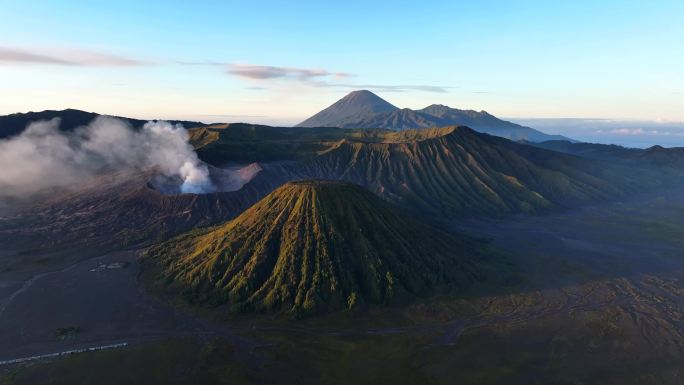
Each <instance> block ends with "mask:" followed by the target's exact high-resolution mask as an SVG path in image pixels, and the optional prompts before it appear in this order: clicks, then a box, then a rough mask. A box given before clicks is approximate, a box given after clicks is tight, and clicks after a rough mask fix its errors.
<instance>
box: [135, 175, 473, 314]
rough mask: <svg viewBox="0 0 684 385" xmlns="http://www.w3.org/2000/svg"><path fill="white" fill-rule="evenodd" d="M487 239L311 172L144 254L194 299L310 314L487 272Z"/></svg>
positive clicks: (162, 279)
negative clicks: (481, 258) (483, 266)
mask: <svg viewBox="0 0 684 385" xmlns="http://www.w3.org/2000/svg"><path fill="white" fill-rule="evenodd" d="M479 246H481V245H480V243H479V242H475V241H473V240H471V239H468V238H465V237H463V238H458V237H456V236H454V235H450V234H446V233H443V232H441V231H439V230H436V229H434V228H432V227H430V226H428V225H426V224H423V223H420V222H417V221H415V220H413V219H411V218H409V217H406V216H405V215H404V214H403V213H401V212H399V211H397V209H395V208H394V207H393V206H391V205H390V204H389V203H387V202H385V201H383V200H382V199H380V198H378V197H377V196H375V195H374V194H372V193H371V192H369V191H367V190H365V189H364V188H362V187H360V186H358V185H354V184H350V183H345V182H339V181H326V180H311V181H300V182H290V183H287V184H285V185H283V186H282V187H280V188H278V189H277V190H275V191H274V192H272V193H271V194H269V195H267V196H266V197H265V198H263V199H262V200H261V201H259V202H258V203H257V204H255V205H254V206H252V207H251V208H249V209H248V210H246V211H245V212H244V213H242V214H241V215H240V216H238V217H237V218H236V219H234V220H232V221H230V222H227V223H225V224H223V225H220V226H218V227H213V228H210V229H207V230H195V231H192V232H189V233H186V234H184V235H181V236H179V237H176V238H174V239H172V240H170V241H167V242H165V243H163V244H161V245H160V246H158V247H155V248H153V249H151V250H150V251H148V253H147V255H146V257H145V258H144V261H145V266H147V267H148V268H147V269H146V270H147V271H148V274H149V276H152V277H155V279H156V283H157V284H158V285H160V286H161V287H162V288H163V289H165V290H167V291H170V292H174V293H180V295H181V296H182V297H184V298H185V299H186V300H188V301H190V302H194V303H203V304H213V305H225V304H228V305H230V306H231V307H232V308H233V309H234V310H239V311H258V312H275V313H288V314H292V315H307V314H312V313H322V312H327V311H335V310H340V309H344V308H355V307H359V306H364V307H365V306H367V305H371V304H381V303H388V302H391V301H392V300H393V299H394V298H395V297H397V296H404V295H407V294H408V295H417V294H421V293H426V292H428V291H429V290H430V289H432V288H435V287H436V286H438V285H440V284H450V285H451V286H455V287H465V286H467V285H469V284H471V283H472V282H474V281H475V280H477V279H478V278H482V273H481V272H480V271H479V269H478V268H477V263H476V260H477V258H478V257H477V255H478V252H477V248H478V247H479ZM150 266H154V267H153V268H150ZM150 272H151V273H150Z"/></svg>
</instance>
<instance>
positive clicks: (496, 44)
mask: <svg viewBox="0 0 684 385" xmlns="http://www.w3.org/2000/svg"><path fill="white" fill-rule="evenodd" d="M683 18H684V2H682V1H681V0H678V1H657V0H656V1H650V2H646V1H627V0H626V1H611V0H604V1H581V0H580V1H572V2H564V3H563V4H559V3H558V2H549V1H530V0H528V1H525V0H519V1H422V2H415V1H410V2H408V1H407V2H402V1H391V2H389V1H387V2H384V1H345V2H337V3H336V4H331V2H322V1H290V2H283V1H193V2H189V1H128V0H124V1H116V2H112V1H106V2H105V1H102V2H98V1H89V2H85V1H66V0H61V1H60V0H52V1H30V0H27V1H6V0H0V21H1V22H0V36H2V39H0V83H1V84H2V93H3V99H2V103H0V113H11V112H17V111H29V110H42V109H47V108H50V109H61V108H66V107H72V108H80V109H85V110H92V111H97V112H101V113H109V114H119V115H126V116H135V117H141V118H156V117H160V118H188V119H201V120H205V121H206V120H209V121H254V122H264V123H272V124H292V123H296V122H298V121H300V120H302V119H303V118H305V117H307V116H308V115H311V114H313V113H314V112H316V111H318V110H320V109H322V108H324V107H326V106H327V105H329V104H331V103H332V102H334V101H335V100H337V99H338V98H340V97H342V96H343V95H344V94H346V93H347V92H349V91H351V90H352V89H355V88H368V89H371V90H373V91H375V92H376V93H378V94H379V95H380V96H382V97H384V98H386V99H388V100H389V101H390V102H392V103H393V104H395V105H398V106H401V107H411V108H422V107H424V106H426V105H429V104H432V103H441V104H448V105H450V106H452V107H458V108H471V109H476V110H483V109H484V110H487V111H489V112H491V113H493V114H495V115H498V116H504V117H511V118H533V117H534V118H568V117H574V118H610V119H638V120H659V121H668V122H672V121H684V76H683V70H682V69H684V23H683V22H682V19H683ZM9 95H11V97H10V96H9Z"/></svg>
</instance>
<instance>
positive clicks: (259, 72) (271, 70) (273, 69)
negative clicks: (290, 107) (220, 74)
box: [228, 64, 351, 81]
mask: <svg viewBox="0 0 684 385" xmlns="http://www.w3.org/2000/svg"><path fill="white" fill-rule="evenodd" d="M228 73H230V74H231V75H235V76H239V77H243V78H248V79H257V80H264V79H294V80H299V81H310V80H312V79H321V78H336V79H344V78H346V77H349V76H351V75H350V74H348V73H344V72H330V71H327V70H324V69H309V68H296V67H277V66H262V65H255V64H230V65H229V66H228Z"/></svg>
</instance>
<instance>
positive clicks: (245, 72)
mask: <svg viewBox="0 0 684 385" xmlns="http://www.w3.org/2000/svg"><path fill="white" fill-rule="evenodd" d="M188 64H189V63H188ZM192 64H199V63H192ZM204 64H205V65H215V63H211V62H207V63H204ZM227 72H228V73H229V74H230V75H233V76H237V77H240V78H244V79H247V80H253V81H260V82H264V81H271V80H286V81H296V82H300V83H304V84H306V85H308V86H311V87H319V88H344V89H352V90H358V89H370V90H373V91H378V92H404V91H423V92H437V93H446V92H449V89H451V88H455V87H448V86H435V85H424V84H400V85H382V84H350V83H340V82H339V81H342V80H344V79H347V78H350V77H353V76H354V75H353V74H350V73H347V72H333V71H328V70H325V69H317V68H297V67H280V66H265V65H256V64H229V65H228V70H227ZM252 89H254V88H252ZM258 89H264V88H263V87H258Z"/></svg>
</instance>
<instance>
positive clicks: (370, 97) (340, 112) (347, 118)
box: [297, 90, 399, 127]
mask: <svg viewBox="0 0 684 385" xmlns="http://www.w3.org/2000/svg"><path fill="white" fill-rule="evenodd" d="M398 109H399V108H397V107H396V106H394V105H392V104H391V103H389V102H388V101H386V100H385V99H383V98H381V97H379V96H378V95H376V94H374V93H372V92H370V91H368V90H357V91H352V92H350V93H348V94H347V95H345V96H344V97H343V98H342V99H340V100H338V101H336V102H335V103H333V104H332V105H331V106H329V107H328V108H326V109H324V110H323V111H321V112H319V113H317V114H316V115H314V116H312V117H310V118H309V119H307V120H305V121H303V122H301V123H299V124H298V125H297V126H299V127H335V126H337V127H342V126H344V125H350V124H353V123H354V122H358V121H361V120H363V119H365V118H368V117H370V116H374V115H376V114H384V113H390V112H394V111H396V110H398Z"/></svg>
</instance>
